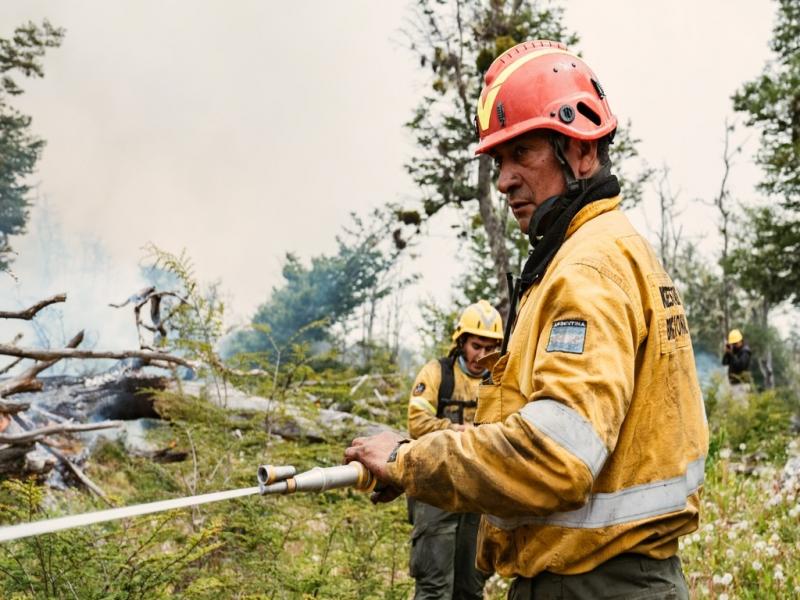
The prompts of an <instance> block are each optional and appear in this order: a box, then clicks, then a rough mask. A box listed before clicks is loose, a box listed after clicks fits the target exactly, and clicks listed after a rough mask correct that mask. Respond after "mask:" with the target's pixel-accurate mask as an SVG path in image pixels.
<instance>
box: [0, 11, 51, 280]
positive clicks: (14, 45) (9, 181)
mask: <svg viewBox="0 0 800 600" xmlns="http://www.w3.org/2000/svg"><path fill="white" fill-rule="evenodd" d="M63 35H64V32H63V30H62V29H58V28H55V27H53V26H52V25H51V24H50V23H49V22H48V21H46V20H45V21H44V22H43V23H42V25H41V26H39V25H36V24H34V23H31V22H29V23H26V24H25V25H22V26H20V27H17V29H16V30H15V31H14V35H13V36H12V37H11V38H10V39H5V38H0V74H1V75H0V270H1V269H7V268H8V264H9V261H10V254H11V252H12V250H11V245H10V242H9V236H12V235H17V234H20V233H23V232H24V231H25V224H26V222H27V220H28V207H29V206H30V185H29V184H28V183H27V182H26V180H27V177H28V176H29V175H31V174H32V173H33V172H34V169H35V167H36V163H37V162H38V160H39V157H40V156H41V153H42V149H43V148H44V141H43V140H42V139H40V138H38V137H37V136H35V135H34V134H33V133H32V132H31V117H29V116H27V115H24V114H22V113H20V112H19V111H18V110H16V109H15V108H14V107H12V106H11V105H10V104H9V99H10V97H13V96H18V95H19V94H21V93H22V92H23V90H22V88H21V87H20V86H19V85H18V83H17V81H16V80H15V79H14V77H12V73H16V74H21V75H23V76H25V77H43V76H44V70H43V68H42V63H41V59H42V57H43V56H44V54H45V51H46V49H47V48H54V47H57V46H59V45H60V44H61V40H62V38H63Z"/></svg>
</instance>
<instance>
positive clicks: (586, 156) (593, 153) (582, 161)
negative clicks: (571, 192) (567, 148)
mask: <svg viewBox="0 0 800 600" xmlns="http://www.w3.org/2000/svg"><path fill="white" fill-rule="evenodd" d="M576 146H578V147H579V150H580V153H579V162H578V179H585V178H587V177H591V176H592V175H593V174H594V172H595V171H596V170H597V169H598V168H599V166H600V161H599V160H598V159H597V140H588V141H587V140H578V143H577V144H576Z"/></svg>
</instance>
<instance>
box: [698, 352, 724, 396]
mask: <svg viewBox="0 0 800 600" xmlns="http://www.w3.org/2000/svg"><path fill="white" fill-rule="evenodd" d="M720 361H721V358H720V357H718V356H715V355H713V354H711V353H710V352H707V351H705V350H695V353H694V362H695V367H696V368H697V378H698V379H699V380H700V389H706V388H707V387H708V386H709V385H710V384H711V382H712V380H713V379H716V378H718V377H721V376H723V375H724V374H725V367H723V366H722V364H721V362H720ZM715 375H716V376H717V377H714V376H715Z"/></svg>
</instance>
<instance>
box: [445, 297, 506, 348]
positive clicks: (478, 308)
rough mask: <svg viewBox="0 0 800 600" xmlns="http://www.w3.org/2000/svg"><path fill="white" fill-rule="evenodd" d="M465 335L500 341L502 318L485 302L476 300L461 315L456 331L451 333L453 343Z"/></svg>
mask: <svg viewBox="0 0 800 600" xmlns="http://www.w3.org/2000/svg"><path fill="white" fill-rule="evenodd" d="M465 333H471V334H472V335H479V336H481V337H487V338H493V339H496V340H502V339H503V317H501V316H500V313H499V312H497V310H496V309H495V308H494V306H492V305H491V304H489V303H488V302H487V301H486V300H478V301H477V302H476V303H475V304H470V305H469V306H468V307H467V308H465V309H464V312H463V313H461V318H460V319H459V320H458V325H456V330H455V331H454V332H453V341H454V342H455V341H456V340H457V339H458V338H459V337H461V336H462V335H464V334H465Z"/></svg>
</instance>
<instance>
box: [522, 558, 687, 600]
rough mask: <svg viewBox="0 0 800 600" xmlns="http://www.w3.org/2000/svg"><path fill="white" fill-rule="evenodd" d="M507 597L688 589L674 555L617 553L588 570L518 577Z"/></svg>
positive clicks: (595, 596)
mask: <svg viewBox="0 0 800 600" xmlns="http://www.w3.org/2000/svg"><path fill="white" fill-rule="evenodd" d="M508 598H509V600H584V599H585V600H601V599H603V598H605V599H608V600H610V599H612V598H613V599H615V600H616V599H623V598H624V599H625V600H688V599H689V590H688V587H687V586H686V579H685V578H684V576H683V569H681V561H680V560H679V559H678V557H677V556H673V557H671V558H667V559H664V560H657V559H654V558H648V557H646V556H643V555H641V554H620V555H619V556H616V557H614V558H612V559H611V560H609V561H607V562H604V563H603V564H601V565H599V566H598V567H596V568H595V569H593V570H592V571H589V572H588V573H581V574H579V575H556V574H555V573H550V572H549V571H545V572H544V573H540V574H539V575H537V576H536V577H534V578H532V579H528V578H525V577H518V578H517V579H515V580H514V583H512V584H511V588H510V589H509V591H508Z"/></svg>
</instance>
